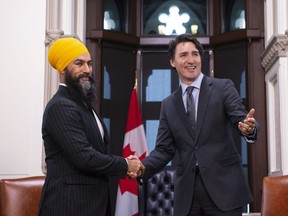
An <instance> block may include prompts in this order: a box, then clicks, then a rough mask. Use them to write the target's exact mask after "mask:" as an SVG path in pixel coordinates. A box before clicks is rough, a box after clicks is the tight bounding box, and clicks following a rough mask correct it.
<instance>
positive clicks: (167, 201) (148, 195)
mask: <svg viewBox="0 0 288 216" xmlns="http://www.w3.org/2000/svg"><path fill="white" fill-rule="evenodd" d="M175 173H176V171H175V168H173V167H165V168H164V169H163V170H161V171H159V172H158V173H156V174H155V175H154V176H153V177H151V178H150V179H149V180H148V181H147V182H145V183H144V184H143V185H142V186H139V194H138V195H139V196H138V198H139V215H140V216H144V215H145V216H152V215H154V216H156V215H167V216H169V215H171V216H172V215H173V212H174V211H173V210H174V208H173V205H174V177H175Z"/></svg>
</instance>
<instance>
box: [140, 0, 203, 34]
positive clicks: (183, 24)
mask: <svg viewBox="0 0 288 216" xmlns="http://www.w3.org/2000/svg"><path fill="white" fill-rule="evenodd" d="M142 8H143V13H142V14H143V26H142V32H143V34H144V35H149V34H156V35H179V34H182V33H192V34H199V35H205V34H207V31H206V29H207V1H206V0H194V1H191V0H190V1H189V0H183V1H175V0H168V1H163V0H143V7H142Z"/></svg>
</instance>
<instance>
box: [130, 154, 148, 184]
mask: <svg viewBox="0 0 288 216" xmlns="http://www.w3.org/2000/svg"><path fill="white" fill-rule="evenodd" d="M126 159H127V163H128V171H127V175H128V177H129V178H130V179H136V178H137V177H139V176H142V175H143V174H144V171H145V167H144V165H143V164H142V163H141V161H140V160H139V158H138V157H137V156H135V155H130V156H129V157H127V158H126Z"/></svg>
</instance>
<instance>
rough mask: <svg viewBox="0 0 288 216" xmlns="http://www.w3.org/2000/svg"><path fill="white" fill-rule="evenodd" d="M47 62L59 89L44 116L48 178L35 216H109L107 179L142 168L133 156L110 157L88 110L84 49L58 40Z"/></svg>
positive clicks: (90, 90)
mask: <svg viewBox="0 0 288 216" xmlns="http://www.w3.org/2000/svg"><path fill="white" fill-rule="evenodd" d="M48 60H49V62H50V64H51V66H52V67H53V68H55V69H56V70H57V71H58V72H59V74H60V85H59V89H58V91H57V92H56V94H55V95H54V96H53V98H52V99H51V100H50V101H49V103H48V104H47V106H46V108H45V111H44V115H43V123H42V137H43V140H44V147H45V153H46V158H45V161H46V164H47V175H46V180H45V184H44V186H43V191H42V196H41V201H40V205H39V215H46V216H50V215H51V216H58V215H59V216H63V215H65V216H70V215H75V216H76V215H77V216H78V215H81V216H90V215H91V216H92V215H93V216H95V215H98V216H107V215H110V214H111V213H110V208H109V205H110V203H109V187H108V183H109V182H108V176H112V175H113V176H118V177H123V178H124V177H125V176H126V174H127V173H129V175H130V174H132V175H133V173H134V174H135V175H136V173H138V172H139V171H141V172H143V171H144V167H143V165H142V164H141V162H140V161H139V160H138V158H136V157H135V156H130V157H128V158H126V159H125V158H122V157H120V156H114V155H109V154H108V149H109V146H108V144H109V137H108V133H107V129H106V127H105V125H104V123H103V121H102V120H101V118H100V117H99V116H98V115H97V114H96V112H95V110H93V108H92V106H91V102H92V101H93V100H94V99H95V88H94V80H93V77H92V62H91V56H90V53H89V51H88V49H87V48H86V46H85V45H84V44H83V43H82V42H80V41H79V40H77V39H75V38H60V39H58V40H56V41H55V42H54V43H53V44H52V45H51V47H50V48H49V51H48Z"/></svg>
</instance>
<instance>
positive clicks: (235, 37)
mask: <svg viewBox="0 0 288 216" xmlns="http://www.w3.org/2000/svg"><path fill="white" fill-rule="evenodd" d="M247 39H264V34H263V31H262V30H260V29H240V30H235V31H230V32H225V33H222V34H217V35H214V36H211V40H210V41H211V45H219V44H227V43H232V42H235V41H239V40H247Z"/></svg>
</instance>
